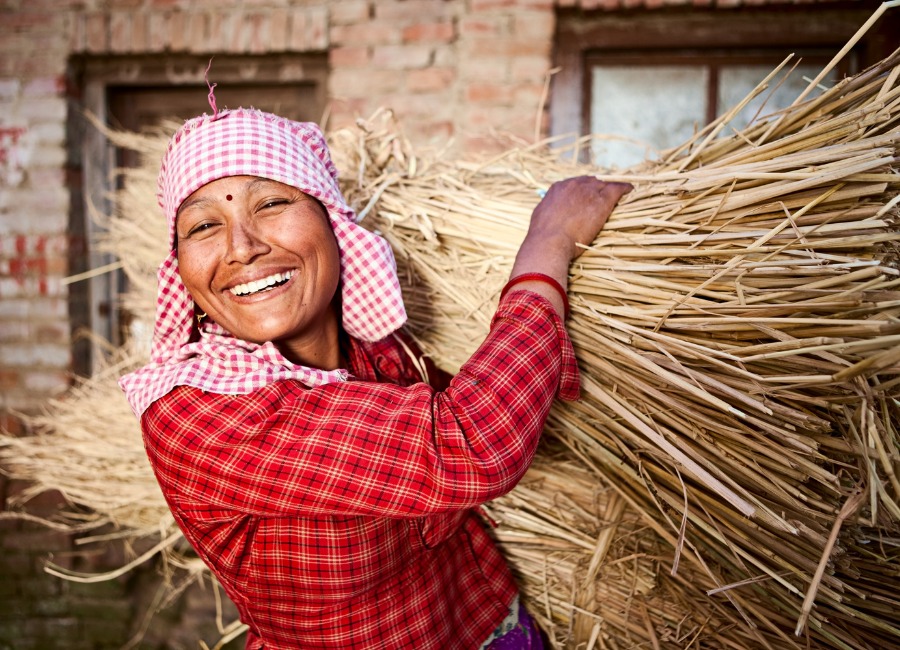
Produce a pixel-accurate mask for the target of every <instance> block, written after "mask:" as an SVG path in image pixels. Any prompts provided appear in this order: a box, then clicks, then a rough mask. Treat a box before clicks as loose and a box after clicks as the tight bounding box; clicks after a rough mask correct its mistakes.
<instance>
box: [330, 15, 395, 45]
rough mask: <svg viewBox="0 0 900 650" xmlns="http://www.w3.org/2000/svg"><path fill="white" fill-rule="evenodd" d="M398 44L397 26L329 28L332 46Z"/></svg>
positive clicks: (383, 24) (386, 24)
mask: <svg viewBox="0 0 900 650" xmlns="http://www.w3.org/2000/svg"><path fill="white" fill-rule="evenodd" d="M399 42H400V32H399V30H397V26H396V25H394V24H392V23H388V22H375V21H372V22H369V23H366V24H363V25H337V26H335V27H332V28H331V43H332V45H336V46H337V45H345V46H359V45H394V44H397V43H399Z"/></svg>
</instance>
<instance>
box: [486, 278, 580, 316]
mask: <svg viewBox="0 0 900 650" xmlns="http://www.w3.org/2000/svg"><path fill="white" fill-rule="evenodd" d="M520 282H543V283H544V284H549V285H550V286H551V287H553V288H554V289H556V292H557V293H558V294H559V297H560V298H562V301H563V315H564V316H565V317H566V318H568V317H569V296H567V295H566V290H565V289H563V288H562V285H561V284H560V283H559V282H557V281H556V280H554V279H553V278H551V277H550V276H549V275H545V274H543V273H523V274H522V275H517V276H516V277H514V278H510V280H509V282H507V283H506V286H504V287H503V289H502V290H501V291H500V300H503V296H505V295H506V294H507V292H508V291H509V290H510V289H512V288H513V287H514V286H515V285H517V284H519V283H520Z"/></svg>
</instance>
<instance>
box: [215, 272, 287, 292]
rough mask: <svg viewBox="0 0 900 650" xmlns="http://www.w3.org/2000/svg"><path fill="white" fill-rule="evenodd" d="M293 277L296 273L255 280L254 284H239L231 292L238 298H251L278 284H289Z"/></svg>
mask: <svg viewBox="0 0 900 650" xmlns="http://www.w3.org/2000/svg"><path fill="white" fill-rule="evenodd" d="M292 277H294V271H287V272H286V273H276V274H275V275H270V276H269V277H267V278H263V279H262V280H254V281H253V282H248V283H246V284H239V285H237V286H236V287H232V288H231V289H230V291H231V293H233V294H234V295H236V296H249V295H250V294H252V293H258V292H260V291H262V290H263V289H268V288H269V287H272V286H275V285H276V284H281V283H283V282H287V281H288V280H290V279H291V278H292Z"/></svg>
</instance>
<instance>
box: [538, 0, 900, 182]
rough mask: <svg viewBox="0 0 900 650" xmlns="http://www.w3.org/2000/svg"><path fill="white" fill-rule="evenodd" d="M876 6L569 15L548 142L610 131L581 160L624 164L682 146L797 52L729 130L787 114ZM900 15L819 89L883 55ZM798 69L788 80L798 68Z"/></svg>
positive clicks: (872, 33)
mask: <svg viewBox="0 0 900 650" xmlns="http://www.w3.org/2000/svg"><path fill="white" fill-rule="evenodd" d="M878 4H879V3H878V2H869V1H868V0H861V1H860V2H856V3H838V2H817V3H811V4H807V5H802V6H800V5H796V4H790V5H788V4H785V5H775V4H770V5H767V6H764V7H748V8H743V9H709V8H706V9H693V8H690V7H684V8H664V9H657V10H648V9H636V10H631V11H627V10H621V11H582V10H561V11H560V13H559V15H558V20H557V34H556V41H555V42H556V49H555V53H554V58H555V61H554V63H555V66H556V67H557V68H558V69H559V71H558V73H557V74H556V75H555V76H554V78H553V83H552V87H551V96H550V122H551V127H550V131H551V135H552V136H554V137H556V138H560V142H562V143H565V142H566V140H565V139H564V136H572V135H586V134H588V133H593V134H604V137H603V138H601V139H598V140H597V141H596V142H595V143H594V144H593V145H592V148H591V151H589V152H585V151H582V152H580V155H581V156H582V157H584V158H587V157H591V158H592V159H593V160H594V161H595V162H597V163H598V164H601V165H603V166H615V167H620V168H621V167H626V166H629V165H632V164H634V163H637V162H640V161H642V160H644V159H646V158H651V159H652V158H653V157H654V156H655V154H656V152H658V151H660V150H664V149H666V148H669V147H672V146H675V145H679V144H682V143H684V142H685V141H686V140H687V139H688V138H690V136H691V135H692V134H693V133H694V132H695V131H696V130H699V129H700V128H702V127H703V126H705V125H706V124H708V123H709V122H711V121H712V120H713V119H715V118H716V117H718V116H719V115H722V114H723V113H724V112H725V111H728V110H730V109H731V108H732V107H733V106H735V105H736V104H737V103H738V102H739V101H740V100H742V99H743V98H744V97H745V96H746V95H747V93H748V92H749V91H751V90H752V89H753V88H754V87H756V85H757V84H758V83H759V82H760V81H762V80H763V79H764V78H765V77H766V76H767V75H768V74H769V73H770V72H772V71H773V70H774V69H775V68H776V67H777V66H778V65H779V64H780V63H781V62H782V61H783V60H784V59H785V58H786V57H787V56H788V55H789V54H793V55H794V56H793V58H792V60H791V62H790V63H789V64H788V65H787V66H785V68H784V69H783V74H781V75H780V76H779V77H777V78H776V79H774V80H773V81H772V82H771V83H770V84H769V89H770V91H769V92H766V93H763V94H762V95H761V96H760V97H758V98H757V99H756V100H755V101H754V102H753V103H751V104H750V105H749V106H747V107H746V108H745V109H744V110H743V111H742V112H741V113H740V114H739V115H737V116H735V118H734V119H733V121H732V122H731V123H730V126H731V127H734V128H735V129H740V128H742V127H743V126H745V125H746V124H747V123H748V122H749V121H750V120H751V119H753V117H754V116H755V115H757V113H758V112H759V113H760V115H764V114H767V113H771V112H772V111H774V110H777V109H779V108H783V107H785V106H788V105H789V104H790V103H791V102H793V100H794V99H795V98H796V97H797V96H798V95H799V93H800V92H802V91H803V90H805V88H806V87H807V85H808V81H809V80H810V79H811V78H814V77H816V76H817V75H818V74H819V72H821V70H822V69H823V67H824V66H825V65H826V64H827V63H828V62H829V61H830V60H831V59H832V58H833V57H834V55H835V54H836V53H837V52H838V51H840V50H841V48H842V47H843V46H844V45H845V44H846V43H847V41H848V40H849V39H850V38H851V37H852V36H853V35H854V34H855V33H856V32H857V30H858V29H859V28H860V27H861V26H862V25H863V24H864V23H865V22H866V20H868V19H869V17H870V16H871V15H872V13H873V11H874V10H875V8H876V7H877V6H878ZM897 33H900V16H898V15H897V12H886V13H885V14H884V15H883V16H882V18H881V20H879V21H878V23H876V24H875V25H874V26H873V28H871V29H870V30H869V31H868V32H867V33H866V36H865V38H864V39H863V40H862V41H860V43H858V44H857V45H856V47H854V48H853V50H852V51H851V52H850V53H849V54H848V55H847V56H845V57H844V58H843V59H842V61H841V63H840V65H839V66H838V68H836V70H835V71H834V72H833V73H832V74H831V75H829V78H828V79H827V80H825V81H823V83H826V84H827V83H834V81H836V80H837V79H839V78H841V77H842V76H844V75H847V74H853V73H855V72H857V71H859V70H861V69H862V68H864V67H866V66H867V65H870V64H872V63H875V62H877V61H878V60H880V59H881V58H883V57H885V56H887V55H888V54H889V53H890V52H891V51H893V49H894V48H895V47H896V36H895V35H896V34H897ZM794 64H797V65H796V68H795V69H794V70H793V71H792V72H791V73H790V74H789V75H787V72H788V71H789V70H790V69H791V67H792V66H794Z"/></svg>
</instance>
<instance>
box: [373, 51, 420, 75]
mask: <svg viewBox="0 0 900 650" xmlns="http://www.w3.org/2000/svg"><path fill="white" fill-rule="evenodd" d="M430 63H431V48H429V47H428V46H426V45H380V46H377V47H375V48H374V49H373V50H372V64H373V65H375V66H376V67H380V68H387V69H390V70H411V69H415V68H424V67H425V66H427V65H429V64H430Z"/></svg>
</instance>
